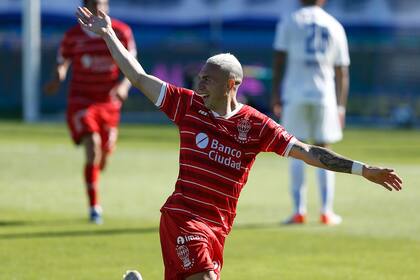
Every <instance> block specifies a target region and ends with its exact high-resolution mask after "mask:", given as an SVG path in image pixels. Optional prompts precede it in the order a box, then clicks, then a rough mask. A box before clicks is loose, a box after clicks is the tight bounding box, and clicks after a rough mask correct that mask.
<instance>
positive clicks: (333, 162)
mask: <svg viewBox="0 0 420 280" xmlns="http://www.w3.org/2000/svg"><path fill="white" fill-rule="evenodd" d="M309 153H310V154H311V155H312V156H313V157H314V158H316V159H318V160H319V161H320V162H321V163H322V164H323V165H325V167H326V168H327V169H329V170H332V171H336V172H343V173H351V167H352V165H353V161H352V160H349V159H346V158H344V157H343V156H340V155H338V154H336V153H334V152H332V151H330V150H327V149H325V148H321V147H317V146H310V149H309Z"/></svg>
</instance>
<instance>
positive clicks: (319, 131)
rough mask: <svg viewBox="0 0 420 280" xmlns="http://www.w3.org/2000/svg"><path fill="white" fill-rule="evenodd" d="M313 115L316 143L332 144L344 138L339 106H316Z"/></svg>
mask: <svg viewBox="0 0 420 280" xmlns="http://www.w3.org/2000/svg"><path fill="white" fill-rule="evenodd" d="M312 115H313V116H312V118H313V127H314V139H313V140H314V141H315V143H317V144H332V143H335V142H337V141H340V140H341V139H342V138H343V132H342V128H341V125H340V119H339V116H338V111H337V106H335V105H314V109H313V110H312Z"/></svg>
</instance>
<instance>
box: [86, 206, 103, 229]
mask: <svg viewBox="0 0 420 280" xmlns="http://www.w3.org/2000/svg"><path fill="white" fill-rule="evenodd" d="M89 220H90V222H91V223H93V224H97V225H101V224H103V222H104V221H103V220H102V208H101V206H94V207H91V208H90V214H89Z"/></svg>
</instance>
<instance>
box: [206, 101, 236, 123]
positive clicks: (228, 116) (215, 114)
mask: <svg viewBox="0 0 420 280" xmlns="http://www.w3.org/2000/svg"><path fill="white" fill-rule="evenodd" d="M243 106H244V104H242V103H238V107H236V109H235V110H233V111H232V112H230V113H229V114H226V115H224V116H221V115H219V114H218V113H216V112H214V111H211V110H210V111H211V113H212V114H213V116H215V117H218V118H224V119H230V118H231V117H233V116H234V115H236V113H238V112H239V111H240V110H241V109H242V107H243Z"/></svg>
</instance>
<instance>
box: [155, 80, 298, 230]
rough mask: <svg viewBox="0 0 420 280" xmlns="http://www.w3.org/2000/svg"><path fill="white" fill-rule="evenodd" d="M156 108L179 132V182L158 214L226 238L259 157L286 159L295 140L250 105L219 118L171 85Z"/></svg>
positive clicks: (188, 93) (189, 93)
mask: <svg viewBox="0 0 420 280" xmlns="http://www.w3.org/2000/svg"><path fill="white" fill-rule="evenodd" d="M156 105H157V106H159V107H160V109H161V110H162V111H163V112H164V113H165V114H166V115H167V116H168V117H169V118H170V119H171V120H172V121H173V122H174V123H175V124H176V125H177V126H178V128H179V131H180V157H179V161H180V167H179V175H178V180H177V182H176V185H175V191H174V192H173V194H172V195H171V196H170V197H169V198H168V200H167V201H166V203H165V204H164V205H163V207H162V211H177V212H178V213H179V212H182V213H185V214H186V215H191V216H194V217H195V218H197V219H200V220H201V221H204V222H205V223H207V224H208V225H209V226H210V227H212V228H213V229H215V230H216V231H218V232H220V233H222V234H228V233H229V231H230V229H231V227H232V224H233V220H234V218H235V216H236V205H237V202H238V198H239V194H240V192H241V190H242V188H243V186H244V185H245V183H246V181H247V179H248V174H249V170H250V168H251V166H252V165H253V163H254V161H255V158H256V156H257V154H258V153H259V152H275V153H277V154H279V155H281V156H287V155H288V153H289V151H290V149H291V147H292V146H293V143H294V142H295V141H296V139H295V138H294V137H293V136H292V135H290V134H289V133H287V132H286V130H285V129H284V128H283V127H282V126H280V125H279V124H277V123H276V122H275V121H273V120H272V119H270V118H269V117H267V116H266V115H264V114H262V113H260V112H259V111H257V110H256V109H254V108H252V107H250V106H247V105H242V106H241V107H240V108H238V109H236V110H235V111H234V112H232V114H230V116H225V117H219V116H217V114H215V113H214V112H212V111H211V110H209V109H207V108H206V107H205V105H204V102H203V99H202V98H201V97H200V96H199V95H197V94H196V93H194V92H193V91H191V90H188V89H184V88H178V87H175V86H172V85H169V84H167V85H166V89H165V92H162V94H161V96H160V98H159V100H158V102H157V104H156Z"/></svg>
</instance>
